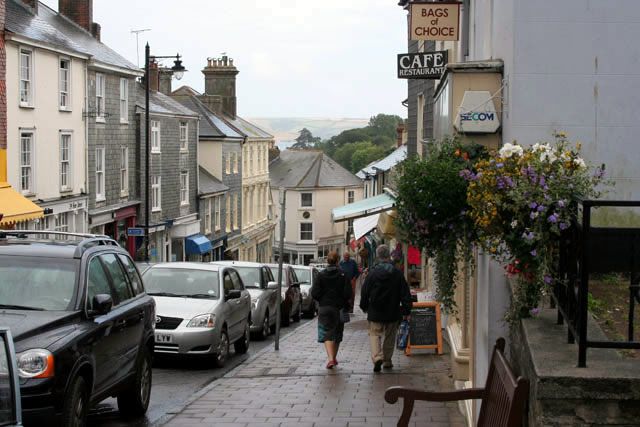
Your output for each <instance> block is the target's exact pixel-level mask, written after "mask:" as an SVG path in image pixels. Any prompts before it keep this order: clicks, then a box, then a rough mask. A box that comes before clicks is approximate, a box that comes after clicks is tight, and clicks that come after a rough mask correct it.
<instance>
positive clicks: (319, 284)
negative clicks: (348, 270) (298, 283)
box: [311, 265, 351, 308]
mask: <svg viewBox="0 0 640 427" xmlns="http://www.w3.org/2000/svg"><path fill="white" fill-rule="evenodd" d="M311 296H312V297H313V299H314V300H316V301H318V304H319V305H320V307H324V306H331V307H336V308H343V307H345V306H346V304H347V301H349V300H350V299H351V283H349V281H348V280H347V278H346V277H345V275H344V274H343V273H342V272H341V271H340V269H338V268H337V267H336V266H334V265H331V266H329V267H327V268H325V269H324V270H322V271H321V272H320V273H319V274H318V280H316V282H315V283H314V284H313V287H312V288H311Z"/></svg>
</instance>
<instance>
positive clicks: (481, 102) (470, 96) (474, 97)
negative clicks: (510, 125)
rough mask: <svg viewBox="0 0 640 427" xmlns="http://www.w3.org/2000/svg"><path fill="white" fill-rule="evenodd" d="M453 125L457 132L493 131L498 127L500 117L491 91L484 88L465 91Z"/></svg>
mask: <svg viewBox="0 0 640 427" xmlns="http://www.w3.org/2000/svg"><path fill="white" fill-rule="evenodd" d="M453 126H454V127H455V128H456V130H457V131H458V132H469V133H495V132H496V131H497V130H498V129H499V128H500V119H499V118H498V113H497V112H496V108H495V106H494V105H493V99H491V93H490V92H489V91H486V90H468V91H466V92H465V93H464V96H463V97H462V103H461V104H460V106H459V107H458V112H457V114H456V118H455V120H454V122H453Z"/></svg>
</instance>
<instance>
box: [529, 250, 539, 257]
mask: <svg viewBox="0 0 640 427" xmlns="http://www.w3.org/2000/svg"><path fill="white" fill-rule="evenodd" d="M529 253H530V254H531V256H538V251H536V250H535V249H534V250H532V251H531V252H529Z"/></svg>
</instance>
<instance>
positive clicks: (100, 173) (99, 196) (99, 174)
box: [95, 147, 107, 202]
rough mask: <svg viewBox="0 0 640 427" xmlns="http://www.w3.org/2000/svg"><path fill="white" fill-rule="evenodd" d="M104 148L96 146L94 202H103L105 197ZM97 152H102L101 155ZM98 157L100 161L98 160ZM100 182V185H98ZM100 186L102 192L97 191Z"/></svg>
mask: <svg viewBox="0 0 640 427" xmlns="http://www.w3.org/2000/svg"><path fill="white" fill-rule="evenodd" d="M106 152H107V150H106V148H105V147H96V167H95V171H96V202H103V201H105V200H106V199H107V197H106V192H107V190H106V188H105V186H106V179H105V172H106V170H105V169H106V168H105V161H106ZM99 153H102V154H101V155H100V154H99ZM98 159H99V160H100V161H98ZM99 164H101V165H102V168H98V165H99ZM99 183H100V185H99ZM100 186H101V187H102V192H99V191H98V188H99V187H100Z"/></svg>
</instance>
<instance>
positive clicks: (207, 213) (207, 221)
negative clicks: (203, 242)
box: [204, 197, 212, 234]
mask: <svg viewBox="0 0 640 427" xmlns="http://www.w3.org/2000/svg"><path fill="white" fill-rule="evenodd" d="M211 202H212V198H211V197H210V198H208V199H207V200H206V204H205V207H204V234H209V233H211Z"/></svg>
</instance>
